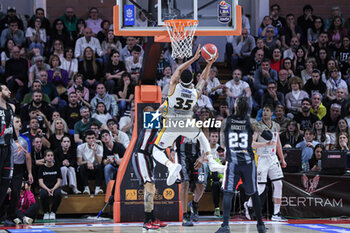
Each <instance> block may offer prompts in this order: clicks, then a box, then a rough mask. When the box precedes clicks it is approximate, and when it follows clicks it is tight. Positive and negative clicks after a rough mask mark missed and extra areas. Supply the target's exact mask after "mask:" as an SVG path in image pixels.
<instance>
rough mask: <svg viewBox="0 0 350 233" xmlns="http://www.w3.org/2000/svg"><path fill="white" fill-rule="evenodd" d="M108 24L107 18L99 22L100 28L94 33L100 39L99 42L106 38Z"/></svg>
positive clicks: (109, 24)
mask: <svg viewBox="0 0 350 233" xmlns="http://www.w3.org/2000/svg"><path fill="white" fill-rule="evenodd" d="M110 26H111V23H110V22H109V20H106V19H105V20H103V21H102V22H101V30H100V31H99V32H98V33H97V35H96V38H97V39H98V40H99V41H100V43H101V44H102V42H103V41H104V40H106V39H107V36H108V31H109V27H110Z"/></svg>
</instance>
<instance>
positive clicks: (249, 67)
mask: <svg viewBox="0 0 350 233" xmlns="http://www.w3.org/2000/svg"><path fill="white" fill-rule="evenodd" d="M270 10H271V12H270V15H269V16H266V17H264V19H263V21H262V22H261V25H260V27H259V29H258V36H257V37H254V36H253V35H251V32H250V25H249V20H248V18H247V17H244V22H243V30H242V35H241V36H235V37H227V44H226V50H225V51H219V53H225V62H227V64H228V65H229V66H230V67H231V68H232V80H229V81H227V82H225V81H223V80H221V79H220V78H218V77H219V74H220V70H219V69H218V68H217V67H215V66H213V67H212V69H211V71H210V74H209V78H208V81H207V83H206V88H205V91H204V92H203V94H202V95H201V96H200V97H199V99H198V102H197V105H196V107H195V110H194V115H195V116H196V117H198V118H200V119H207V118H210V117H215V118H216V119H217V120H223V119H225V118H226V117H227V116H228V115H230V114H231V112H232V110H233V106H234V102H235V99H236V98H237V97H239V96H246V97H248V98H249V104H250V106H251V111H250V114H251V117H253V118H256V120H260V119H261V117H262V110H261V109H262V106H263V105H265V104H267V103H269V104H273V105H274V107H275V113H274V116H273V119H274V121H276V122H277V123H279V124H280V126H281V132H280V134H281V142H282V146H283V147H297V148H301V149H302V150H303V152H302V153H303V163H304V164H306V165H307V166H305V169H306V170H307V169H311V170H317V169H320V167H318V165H319V163H317V161H316V162H315V160H318V159H319V156H318V155H319V153H318V152H319V151H317V153H316V152H314V150H316V149H318V150H320V149H321V150H322V149H324V148H326V149H340V150H348V149H349V147H350V146H349V145H350V140H349V135H350V134H349V133H350V131H349V123H350V102H349V97H348V96H349V95H348V94H349V92H348V85H349V80H350V79H349V75H350V56H349V55H350V36H349V34H348V31H349V30H350V18H349V19H346V18H344V17H343V16H342V14H341V12H340V8H339V7H338V6H333V7H332V9H331V16H330V17H329V18H327V19H322V18H321V17H318V16H316V15H317V12H314V11H313V7H312V6H311V5H305V7H304V8H303V11H302V14H301V16H299V17H296V16H295V15H294V14H287V15H286V18H284V17H282V16H281V15H280V10H281V9H280V6H279V5H278V4H274V5H272V6H271V8H270ZM139 17H140V18H139V19H138V21H137V22H138V25H144V24H147V22H146V19H145V17H144V15H143V14H142V12H141V13H140V16H139ZM0 34H1V38H0V41H1V45H0V46H1V65H0V80H1V83H2V84H5V85H7V86H8V88H9V89H10V90H11V92H12V95H13V98H12V100H11V101H12V102H13V103H14V104H16V105H17V106H18V107H17V108H16V109H17V114H18V116H17V117H18V119H19V120H20V121H21V128H20V129H19V130H20V135H21V136H22V137H23V138H25V139H26V140H27V141H28V144H29V146H28V147H29V151H30V153H31V159H32V166H33V168H32V171H33V180H34V183H33V185H32V189H33V190H35V187H37V188H38V187H40V189H41V191H40V193H39V195H40V197H41V198H40V199H41V201H42V206H43V208H44V211H45V215H44V218H45V219H54V218H55V215H54V213H55V212H56V210H57V208H58V205H59V203H60V200H61V199H60V198H61V197H60V195H62V194H63V195H65V194H67V193H75V194H80V193H84V194H90V193H91V191H90V187H89V183H88V179H89V178H94V179H95V190H94V192H93V193H94V194H101V193H103V192H104V190H103V187H105V185H106V184H107V183H108V181H109V180H111V179H113V178H114V177H115V175H116V172H117V169H118V166H119V164H120V163H121V161H122V158H123V155H124V152H125V149H126V147H127V146H128V144H129V142H130V139H131V135H132V130H133V125H134V122H135V104H134V89H135V88H134V87H135V85H136V84H138V81H139V79H140V71H141V68H142V62H143V56H144V51H143V48H144V45H145V44H144V40H143V38H142V37H133V36H128V37H118V36H115V35H114V34H113V29H112V25H111V21H110V20H106V19H104V20H103V19H102V18H101V17H100V15H99V11H98V9H97V8H95V7H93V8H90V9H89V17H88V18H87V19H81V18H79V17H77V16H76V15H75V13H74V9H73V8H71V7H67V8H66V10H65V12H64V13H63V15H62V16H61V17H59V18H57V19H48V18H46V17H45V12H44V10H43V9H41V8H38V9H36V11H35V14H34V15H33V16H32V17H31V18H30V19H29V20H27V21H23V20H22V19H21V18H20V17H17V12H16V9H15V8H13V7H9V8H8V10H7V14H6V15H5V16H4V17H3V18H2V19H0ZM168 48H169V47H167V48H165V49H164V50H163V51H162V54H161V58H160V61H159V64H158V67H157V70H158V72H157V77H156V79H155V81H156V82H157V84H158V85H159V86H161V88H162V95H163V97H164V98H165V97H166V95H167V92H168V88H169V83H170V78H171V75H172V73H173V72H174V70H175V69H176V67H178V65H179V64H181V63H183V62H184V61H185V59H182V58H177V59H175V60H174V59H173V58H171V56H170V54H171V52H170V49H168ZM194 49H196V48H194ZM189 69H190V71H191V72H192V73H193V77H194V82H195V83H196V82H197V81H198V79H199V78H200V74H201V70H200V69H199V66H198V64H196V63H194V64H193V66H191V67H189ZM213 103H214V104H213ZM203 131H204V133H205V134H206V136H207V137H208V138H209V139H210V141H211V148H212V150H213V152H214V153H216V151H217V149H220V147H219V143H220V135H219V134H218V132H217V131H216V132H215V131H212V130H211V129H203ZM221 143H222V142H221ZM317 145H323V146H317ZM220 151H221V150H220ZM220 153H221V152H220ZM220 155H222V153H221V154H220ZM51 157H53V158H52V159H51ZM220 159H222V160H223V157H222V156H221V157H220ZM53 164H55V165H56V166H55V167H58V168H60V169H58V170H57V172H56V173H55V174H56V175H55V177H45V174H48V173H50V172H45V171H46V170H49V171H51V170H53V168H52V166H53ZM48 195H49V196H50V195H51V196H54V205H53V207H52V209H51V210H49V209H48V203H47V200H46V199H47V196H48Z"/></svg>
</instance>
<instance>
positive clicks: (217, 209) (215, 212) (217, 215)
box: [214, 207, 221, 218]
mask: <svg viewBox="0 0 350 233" xmlns="http://www.w3.org/2000/svg"><path fill="white" fill-rule="evenodd" d="M214 216H216V217H218V218H219V217H220V216H221V215H220V207H218V208H215V210H214Z"/></svg>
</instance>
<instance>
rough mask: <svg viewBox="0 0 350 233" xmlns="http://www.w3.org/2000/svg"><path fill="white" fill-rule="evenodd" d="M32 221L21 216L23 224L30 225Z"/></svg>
mask: <svg viewBox="0 0 350 233" xmlns="http://www.w3.org/2000/svg"><path fill="white" fill-rule="evenodd" d="M32 223H33V219H32V218H29V217H27V216H24V218H23V224H27V225H31V224H32Z"/></svg>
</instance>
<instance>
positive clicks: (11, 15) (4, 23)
mask: <svg viewBox="0 0 350 233" xmlns="http://www.w3.org/2000/svg"><path fill="white" fill-rule="evenodd" d="M11 21H16V22H17V24H18V28H19V29H21V30H24V27H23V22H22V20H21V19H20V18H18V17H17V15H16V8H15V7H11V6H9V7H8V8H7V14H6V16H5V17H4V18H2V19H1V20H0V32H1V31H3V30H4V29H6V28H8V27H9V26H10V22H11Z"/></svg>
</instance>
